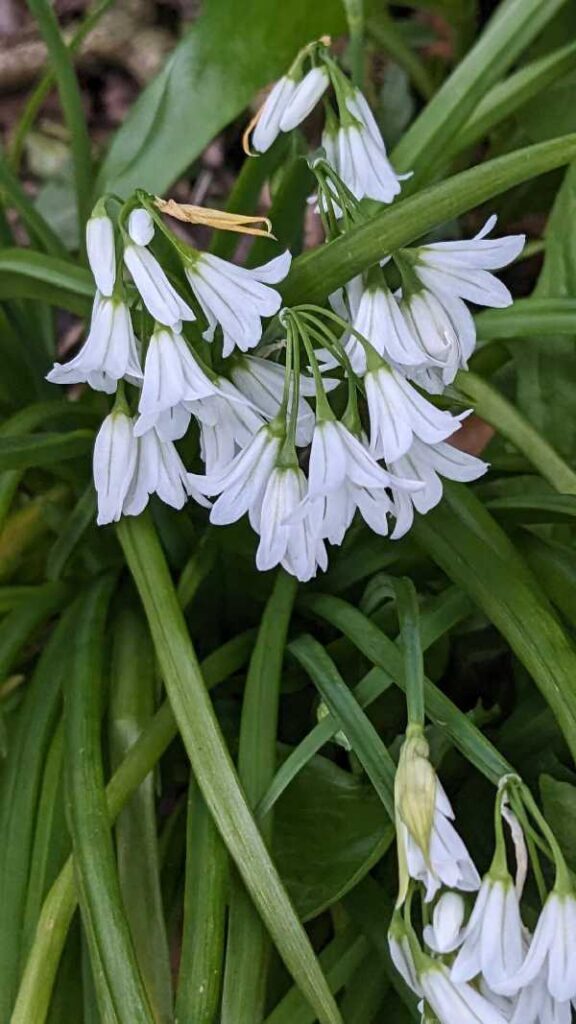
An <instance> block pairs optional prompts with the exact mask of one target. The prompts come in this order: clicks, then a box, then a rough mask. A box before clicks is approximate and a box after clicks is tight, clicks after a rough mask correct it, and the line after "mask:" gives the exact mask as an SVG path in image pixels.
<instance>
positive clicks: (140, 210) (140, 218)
mask: <svg viewBox="0 0 576 1024" xmlns="http://www.w3.org/2000/svg"><path fill="white" fill-rule="evenodd" d="M128 234H129V235H130V238H131V239H132V241H133V242H134V243H135V244H136V245H150V242H151V241H152V239H153V238H154V221H153V220H152V217H151V216H150V214H149V213H148V210H145V209H144V207H143V206H139V207H137V208H136V209H135V210H132V212H131V213H130V214H129V216H128Z"/></svg>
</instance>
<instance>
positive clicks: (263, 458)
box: [190, 425, 282, 532]
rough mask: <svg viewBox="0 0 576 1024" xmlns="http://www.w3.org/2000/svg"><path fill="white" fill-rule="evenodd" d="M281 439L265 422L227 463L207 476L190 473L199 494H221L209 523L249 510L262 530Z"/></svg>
mask: <svg viewBox="0 0 576 1024" xmlns="http://www.w3.org/2000/svg"><path fill="white" fill-rule="evenodd" d="M281 440H282V438H281V437H279V436H278V434H277V433H276V432H275V431H273V430H271V429H270V427H269V426H268V425H266V426H264V427H261V428H260V430H258V432H257V433H256V434H255V435H254V436H253V437H252V438H251V439H250V441H249V442H248V444H247V445H246V447H244V448H242V449H241V451H239V452H238V453H237V455H235V456H234V458H233V459H232V461H231V462H229V463H228V464H227V465H225V466H223V467H221V468H216V470H215V471H214V472H212V473H209V474H206V475H205V476H201V475H197V474H192V473H191V474H190V483H191V484H192V486H193V487H195V488H196V490H197V491H199V492H200V494H208V495H214V494H219V495H220V497H219V498H218V499H217V500H216V501H215V502H214V504H213V506H212V510H211V512H210V522H212V523H214V524H216V525H219V526H221V525H223V524H226V523H234V522H236V520H237V519H240V518H241V517H242V516H243V515H244V514H245V513H246V512H247V513H248V517H249V519H250V524H251V526H252V528H253V529H254V530H256V531H257V532H258V531H259V527H260V515H261V512H262V500H263V496H264V492H265V490H266V485H267V483H268V479H269V477H270V474H271V473H272V470H273V469H274V466H275V464H276V459H277V456H278V452H279V449H280V444H281Z"/></svg>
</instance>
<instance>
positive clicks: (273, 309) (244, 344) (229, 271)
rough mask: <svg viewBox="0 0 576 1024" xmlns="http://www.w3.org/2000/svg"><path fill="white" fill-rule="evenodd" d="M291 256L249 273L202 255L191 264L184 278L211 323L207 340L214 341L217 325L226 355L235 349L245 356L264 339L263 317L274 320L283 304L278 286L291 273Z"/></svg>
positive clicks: (271, 261)
mask: <svg viewBox="0 0 576 1024" xmlns="http://www.w3.org/2000/svg"><path fill="white" fill-rule="evenodd" d="M291 259H292V257H291V255H290V253H289V252H285V253H282V255H281V256H276V257H275V259H273V260H270V262H269V263H265V264H264V265H263V266H261V267H254V269H252V270H249V269H247V268H246V267H237V266H235V265H234V264H232V263H229V262H228V261H227V260H222V259H220V257H219V256H213V255H212V254H211V253H201V254H200V255H199V256H198V257H197V258H196V259H195V260H194V261H193V262H190V263H188V264H187V265H186V266H185V268H184V271H185V274H186V277H187V278H188V281H189V283H190V286H191V288H192V290H193V292H194V294H195V295H196V298H197V299H198V302H199V303H200V305H201V307H202V310H203V312H204V315H205V317H206V319H207V321H208V328H207V330H206V331H205V332H204V338H206V339H207V340H208V341H211V340H212V338H213V337H214V331H215V330H216V327H217V325H218V324H220V326H221V327H222V331H223V335H224V344H223V354H224V356H228V355H230V353H231V352H232V351H233V349H234V348H239V349H241V351H243V352H245V351H247V349H250V348H254V346H255V345H257V344H258V342H259V341H260V338H261V337H262V317H268V316H273V315H274V314H275V313H277V312H278V310H279V309H280V306H281V304H282V298H281V296H280V293H279V292H277V291H276V290H275V289H274V288H271V287H270V285H273V284H278V282H279V281H281V280H282V279H283V278H284V277H285V276H286V274H287V273H288V270H289V267H290V262H291Z"/></svg>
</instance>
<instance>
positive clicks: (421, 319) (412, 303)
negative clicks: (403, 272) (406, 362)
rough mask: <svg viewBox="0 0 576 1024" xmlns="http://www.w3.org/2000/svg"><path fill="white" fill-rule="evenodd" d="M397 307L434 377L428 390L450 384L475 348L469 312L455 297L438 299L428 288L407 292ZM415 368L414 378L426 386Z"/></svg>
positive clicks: (472, 322) (435, 390)
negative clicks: (435, 379)
mask: <svg viewBox="0 0 576 1024" xmlns="http://www.w3.org/2000/svg"><path fill="white" fill-rule="evenodd" d="M400 308H401V310H402V313H403V314H404V317H405V319H406V323H407V325H408V329H409V331H410V333H411V334H412V337H413V338H414V339H415V341H416V342H417V344H418V345H419V347H420V349H421V352H422V364H424V365H426V366H427V367H428V368H429V369H430V371H431V372H432V374H433V375H434V376H436V378H437V383H436V384H435V385H433V387H429V388H428V390H433V391H434V392H439V391H442V390H443V387H445V386H446V385H447V384H451V383H452V381H453V380H454V377H455V376H456V374H457V372H458V370H459V369H461V368H462V369H466V367H467V364H468V359H469V358H470V356H471V355H472V352H473V351H474V347H475V345H476V328H475V326H474V321H473V319H472V316H471V315H470V311H469V310H468V308H467V306H466V305H465V304H464V302H462V300H461V299H459V298H458V297H457V296H453V295H449V294H448V293H446V295H443V296H442V298H441V299H440V297H439V296H438V295H437V294H435V293H433V292H431V291H428V290H427V289H422V290H420V291H417V292H414V293H412V294H410V295H407V296H406V297H405V298H403V299H402V302H401V303H400ZM408 370H409V371H410V367H409V368H408ZM418 371H419V368H417V370H416V372H415V378H416V379H417V380H418V382H419V383H420V382H422V385H423V386H424V387H425V386H426V383H425V378H424V377H421V378H418ZM409 375H410V376H412V373H411V372H409Z"/></svg>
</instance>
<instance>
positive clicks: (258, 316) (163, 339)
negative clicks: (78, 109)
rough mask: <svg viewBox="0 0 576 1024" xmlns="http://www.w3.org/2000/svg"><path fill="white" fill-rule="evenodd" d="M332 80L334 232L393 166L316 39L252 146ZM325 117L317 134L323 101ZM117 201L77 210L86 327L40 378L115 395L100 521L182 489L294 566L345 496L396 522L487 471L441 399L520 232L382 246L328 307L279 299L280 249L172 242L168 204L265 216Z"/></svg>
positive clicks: (239, 227)
mask: <svg viewBox="0 0 576 1024" xmlns="http://www.w3.org/2000/svg"><path fill="white" fill-rule="evenodd" d="M308 62H310V63H311V65H312V66H311V67H310V68H309V69H308V70H305V68H306V64H307V63H308ZM329 85H330V86H331V88H332V91H333V92H334V95H335V97H336V102H337V105H338V110H339V125H340V127H339V128H338V129H337V144H335V145H332V144H331V143H328V142H327V140H326V139H325V147H324V151H323V152H325V155H322V156H321V157H320V158H318V159H314V160H313V161H312V162H311V166H312V167H313V169H314V171H315V173H316V176H317V180H318V208H319V211H320V215H321V216H322V217H323V219H324V221H325V223H326V225H327V230H328V232H329V234H330V233H332V234H333V233H342V232H343V231H345V230H347V226H348V224H349V222H350V219H352V220H357V219H358V218H361V216H362V212H361V207H360V205H359V199H360V198H361V197H362V196H372V197H375V198H379V199H383V200H384V201H391V200H392V199H393V197H394V194H395V193H396V192H397V190H398V188H399V185H398V180H399V179H397V178H396V177H395V176H394V175H393V172H392V171H391V169H390V168H389V165H388V163H387V158H386V153H385V149H384V144H383V142H382V139H381V136H380V133H379V131H378V128H377V125H376V123H375V121H374V118H373V117H372V114H371V113H370V110H369V108H368V106H367V103H366V100H365V98H364V97H363V96H362V95H361V94H360V93H359V91H358V90H357V89H356V88H355V87H353V86H352V85H351V84H350V83H349V82H348V80H347V79H346V78H345V77H344V75H343V74H342V72H341V71H340V69H339V68H338V67H337V65H336V63H335V62H334V60H333V59H332V58H331V57H330V55H329V54H328V52H327V49H326V46H325V43H324V42H321V43H315V44H311V46H309V47H307V48H306V49H305V50H304V51H302V53H301V54H300V55H299V56H298V58H297V61H296V62H295V64H294V65H293V68H292V69H291V70H290V72H289V73H288V75H287V76H286V77H285V78H284V79H282V80H281V81H280V82H279V83H277V85H276V86H275V88H274V89H273V90H272V92H271V94H270V96H269V98H268V100H267V101H266V103H265V105H264V108H263V110H262V111H261V113H260V115H259V117H258V119H257V123H256V126H255V129H254V135H253V139H252V144H253V146H254V147H255V148H256V149H257V150H260V151H263V150H264V149H266V148H267V147H268V146H269V145H270V144H271V142H272V141H273V139H274V137H275V136H276V135H277V134H278V132H280V131H288V130H290V129H291V128H292V127H294V126H295V125H296V124H298V123H299V122H300V120H301V119H302V117H304V116H306V114H307V113H309V111H310V110H311V108H312V106H313V105H314V104H315V103H316V102H317V101H318V99H319V97H320V95H321V94H322V93H323V92H324V91H326V90H327V89H328V86H329ZM327 116H328V121H327V127H326V130H325V134H326V132H328V134H330V130H331V129H330V126H331V125H332V123H333V118H334V117H335V114H334V111H331V112H330V110H329V111H328V115H327ZM332 142H334V140H332ZM351 154H352V155H351ZM377 156H378V159H377ZM330 161H332V162H330ZM392 182H393V185H392ZM377 183H379V187H378V188H377V187H376V184H377ZM117 203H120V201H119V200H117V199H116V197H112V196H110V197H103V198H102V199H101V200H100V201H99V202H98V203H97V205H96V207H95V209H94V211H93V214H92V216H91V218H90V220H89V222H88V225H87V238H86V241H87V252H88V259H89V263H90V267H91V269H92V272H93V275H94V279H95V282H96V289H97V290H96V297H95V300H94V306H93V311H92V319H91V323H90V329H89V332H88V336H87V339H86V341H85V343H84V345H83V347H82V349H81V350H80V352H79V353H78V354H77V355H76V356H75V357H74V358H73V359H71V360H70V361H69V362H67V363H64V364H60V363H56V364H55V366H54V367H53V369H52V370H51V371H50V373H49V375H48V379H49V380H51V381H53V382H55V383H58V384H64V385H69V384H78V383H81V382H85V383H88V384H89V385H90V386H91V387H92V388H95V389H97V390H100V391H104V392H106V393H107V394H114V393H115V395H116V397H115V403H114V406H113V408H112V410H111V412H110V415H109V416H108V417H107V419H106V420H105V422H104V424H103V425H102V428H101V431H100V433H99V435H98V438H97V442H96V446H95V451H94V480H95V484H96V489H97V492H98V522H99V523H108V522H112V521H115V520H118V519H119V518H120V516H121V515H137V514H138V513H139V512H140V511H141V510H142V509H143V508H144V507H145V505H146V503H147V501H148V497H149V496H150V495H151V494H157V495H158V496H159V497H160V498H161V500H163V501H164V502H166V503H168V504H169V505H172V506H173V507H174V508H181V507H182V506H183V504H184V503H185V501H186V500H187V499H188V498H193V499H194V500H196V501H197V502H198V503H199V504H201V505H204V506H206V507H209V508H210V513H209V514H210V520H211V522H213V523H216V524H225V523H232V522H234V521H236V520H237V519H239V518H240V517H242V516H243V515H245V514H247V515H248V518H249V521H250V523H251V526H252V528H253V529H254V531H255V532H256V533H257V534H258V535H259V544H258V549H257V554H256V564H257V566H258V567H259V568H260V569H263V570H264V569H270V568H272V567H273V566H275V565H278V564H281V565H282V566H284V567H285V568H286V569H287V570H288V571H289V572H291V573H293V574H294V575H295V576H297V577H298V578H299V579H301V580H308V579H310V578H311V577H312V576H314V575H315V573H316V572H317V569H318V568H321V569H325V568H326V566H327V561H328V554H327V549H326V545H327V544H334V545H338V544H341V543H342V541H343V539H344V536H345V534H346V531H347V530H348V528H349V526H350V524H351V522H352V520H353V518H354V516H355V514H356V512H357V511H359V513H360V515H361V516H362V517H363V519H364V520H365V522H366V523H367V524H368V526H369V527H370V528H371V529H372V530H374V531H375V532H376V533H378V534H380V535H382V536H386V535H388V534H389V535H390V537H391V538H392V539H397V538H400V537H402V536H403V535H404V534H405V533H406V532H407V531H408V530H409V529H410V527H411V525H412V522H413V519H414V514H415V511H416V512H419V513H421V514H425V513H426V512H428V511H429V510H430V509H432V508H433V507H434V506H435V505H436V504H437V503H438V502H439V501H440V499H441V497H442V486H443V485H442V479H443V478H447V479H450V480H460V481H471V480H474V479H476V478H477V477H479V476H480V475H481V474H482V473H484V472H485V470H486V468H487V467H486V464H485V463H484V462H482V461H481V460H480V459H478V458H475V457H473V456H471V455H468V454H466V453H465V452H463V451H460V450H459V449H458V448H456V447H454V446H453V445H452V444H450V443H449V441H450V438H451V437H452V435H453V434H454V433H455V432H456V431H457V430H458V429H459V428H460V425H461V421H462V418H463V417H464V416H465V415H466V413H465V412H464V413H462V412H461V413H458V414H456V415H455V414H453V413H452V412H450V411H449V410H448V408H447V407H446V403H445V399H444V397H439V396H441V395H442V393H443V392H444V389H445V388H446V386H447V385H449V384H450V383H451V382H452V381H453V380H454V378H455V375H456V373H457V372H458V371H459V370H461V369H465V368H466V365H467V360H468V358H469V357H470V355H471V353H472V351H473V349H474V345H475V328H474V321H473V319H472V316H471V314H470V312H469V309H468V306H467V305H466V303H467V302H473V303H475V304H480V305H487V306H505V305H508V304H509V303H510V302H511V301H512V299H511V296H510V293H509V292H508V290H507V289H506V287H505V286H504V285H503V284H502V283H501V282H500V281H499V280H498V279H497V278H496V277H495V276H494V274H493V273H492V271H493V270H495V269H498V268H500V267H503V266H505V265H506V264H507V263H509V262H510V261H511V260H513V259H514V258H515V257H516V256H517V255H518V253H519V252H520V250H521V249H522V246H523V243H524V238H523V236H510V237H507V238H501V239H489V238H488V237H487V236H488V233H489V232H490V231H491V229H492V228H493V227H494V223H495V218H490V220H489V221H488V222H487V224H486V225H485V227H484V228H483V230H482V231H481V232H480V233H479V234H478V235H476V237H475V238H473V239H471V240H470V241H452V242H434V243H431V244H428V245H422V246H420V247H418V248H409V249H406V248H405V249H401V250H398V251H395V252H392V253H390V255H389V257H388V259H386V260H384V261H383V263H382V264H380V265H378V266H375V267H372V268H371V269H369V270H368V271H366V272H365V273H364V274H362V275H360V276H357V277H355V278H354V279H353V280H351V281H350V282H349V283H348V284H346V285H345V287H344V288H343V289H341V290H340V291H339V292H337V293H336V294H333V295H332V296H330V305H329V306H326V307H324V308H320V307H314V306H306V305H302V306H298V307H295V308H293V309H290V308H283V307H282V298H281V294H280V288H279V286H280V285H281V282H282V281H283V279H284V278H285V277H286V275H287V273H288V271H289V269H290V264H291V255H290V253H289V252H284V253H282V254H281V255H279V256H277V257H276V258H275V259H272V260H271V261H270V262H268V263H266V264H264V265H263V266H259V267H255V268H253V269H246V268H244V267H240V266H237V265H235V264H233V263H231V262H228V261H227V260H223V259H220V258H219V257H217V256H215V255H213V254H211V253H206V252H199V251H198V250H197V249H195V248H193V247H192V246H191V245H189V244H187V243H185V242H184V241H183V240H182V239H181V238H180V237H177V236H176V235H175V234H174V233H173V232H172V231H171V230H170V229H169V227H168V224H167V222H166V219H165V215H166V214H168V215H169V216H172V217H177V218H179V219H180V220H184V221H189V222H197V223H202V224H209V225H211V226H213V227H216V228H227V229H229V230H233V231H244V232H246V233H249V234H267V233H268V232H269V230H270V228H269V225H268V222H264V223H265V224H266V229H265V230H264V229H262V228H260V227H255V223H256V222H258V223H260V224H261V223H262V218H254V217H243V216H241V215H236V214H225V213H222V212H221V211H211V210H202V209H200V208H198V207H192V206H185V205H180V204H177V203H175V202H173V201H168V202H166V201H164V200H161V199H158V198H157V197H154V196H150V195H148V194H147V193H144V192H142V191H138V192H136V193H135V195H134V196H132V197H131V198H130V199H128V200H127V201H126V202H125V203H123V204H120V206H119V209H118V210H117V211H116V212H115V213H114V212H113V210H114V207H115V204H117ZM111 211H112V212H111ZM266 320H270V321H271V322H270V323H269V324H268V325H267V326H266V329H265V331H264V323H263V322H264V321H266ZM135 325H136V327H137V330H135ZM337 389H338V390H337ZM345 390H346V394H343V395H342V397H340V393H341V392H344V391H345ZM333 393H334V397H333ZM342 410H343V411H342ZM187 433H190V436H191V437H192V438H194V437H196V438H197V439H198V446H197V451H198V454H199V456H200V458H201V460H202V462H203V464H204V466H203V469H204V471H203V472H200V473H199V472H196V473H191V472H189V471H188V469H187V468H185V466H184V464H183V462H182V459H181V456H180V454H179V452H178V450H177V448H176V447H175V442H177V441H179V440H180V439H182V438H183V437H184V435H186V434H187ZM187 450H188V451H191V448H190V445H188V449H187ZM304 467H307V472H305V468H304ZM208 499H209V500H208ZM390 520H392V522H390Z"/></svg>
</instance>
